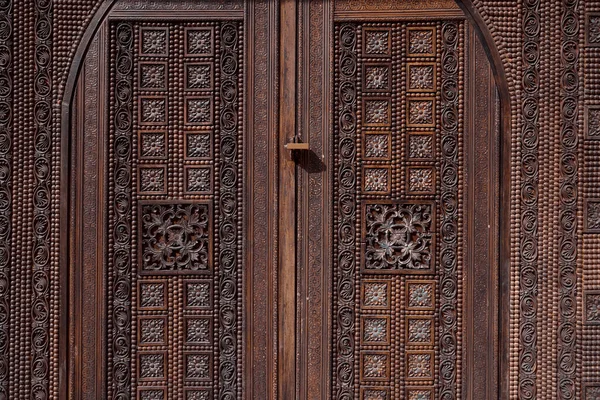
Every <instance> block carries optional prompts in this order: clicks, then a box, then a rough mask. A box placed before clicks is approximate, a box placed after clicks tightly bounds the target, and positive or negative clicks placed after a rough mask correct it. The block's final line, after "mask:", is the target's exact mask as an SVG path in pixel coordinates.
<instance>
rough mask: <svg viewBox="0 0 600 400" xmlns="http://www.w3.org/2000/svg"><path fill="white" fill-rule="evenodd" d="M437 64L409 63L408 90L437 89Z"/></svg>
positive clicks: (425, 90)
mask: <svg viewBox="0 0 600 400" xmlns="http://www.w3.org/2000/svg"><path fill="white" fill-rule="evenodd" d="M435 84H436V76H435V64H433V63H429V64H408V91H409V92H431V91H435V89H436V88H435Z"/></svg>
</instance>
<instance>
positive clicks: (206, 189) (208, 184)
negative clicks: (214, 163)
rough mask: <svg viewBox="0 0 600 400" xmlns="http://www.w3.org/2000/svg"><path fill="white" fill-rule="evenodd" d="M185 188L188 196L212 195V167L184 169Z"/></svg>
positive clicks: (186, 167) (189, 167) (187, 166)
mask: <svg viewBox="0 0 600 400" xmlns="http://www.w3.org/2000/svg"><path fill="white" fill-rule="evenodd" d="M184 180H185V183H184V188H185V193H187V194H210V193H212V186H213V185H212V167H211V166H209V165H206V166H199V167H196V166H190V165H186V166H185V167H184Z"/></svg>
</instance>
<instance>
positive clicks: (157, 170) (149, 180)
mask: <svg viewBox="0 0 600 400" xmlns="http://www.w3.org/2000/svg"><path fill="white" fill-rule="evenodd" d="M139 171H140V177H139V192H140V193H141V194H165V193H166V191H167V181H166V179H167V167H166V166H156V167H155V166H147V165H140V166H139Z"/></svg>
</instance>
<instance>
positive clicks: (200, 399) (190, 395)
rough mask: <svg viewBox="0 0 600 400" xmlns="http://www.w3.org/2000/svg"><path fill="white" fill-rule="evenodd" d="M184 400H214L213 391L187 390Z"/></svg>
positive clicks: (203, 389)
mask: <svg viewBox="0 0 600 400" xmlns="http://www.w3.org/2000/svg"><path fill="white" fill-rule="evenodd" d="M184 393H185V394H184V398H183V400H212V399H213V397H212V391H211V389H209V388H186V389H184Z"/></svg>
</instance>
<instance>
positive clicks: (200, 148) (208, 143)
mask: <svg viewBox="0 0 600 400" xmlns="http://www.w3.org/2000/svg"><path fill="white" fill-rule="evenodd" d="M185 158H186V159H188V160H209V159H211V158H212V133H211V132H186V133H185Z"/></svg>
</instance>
